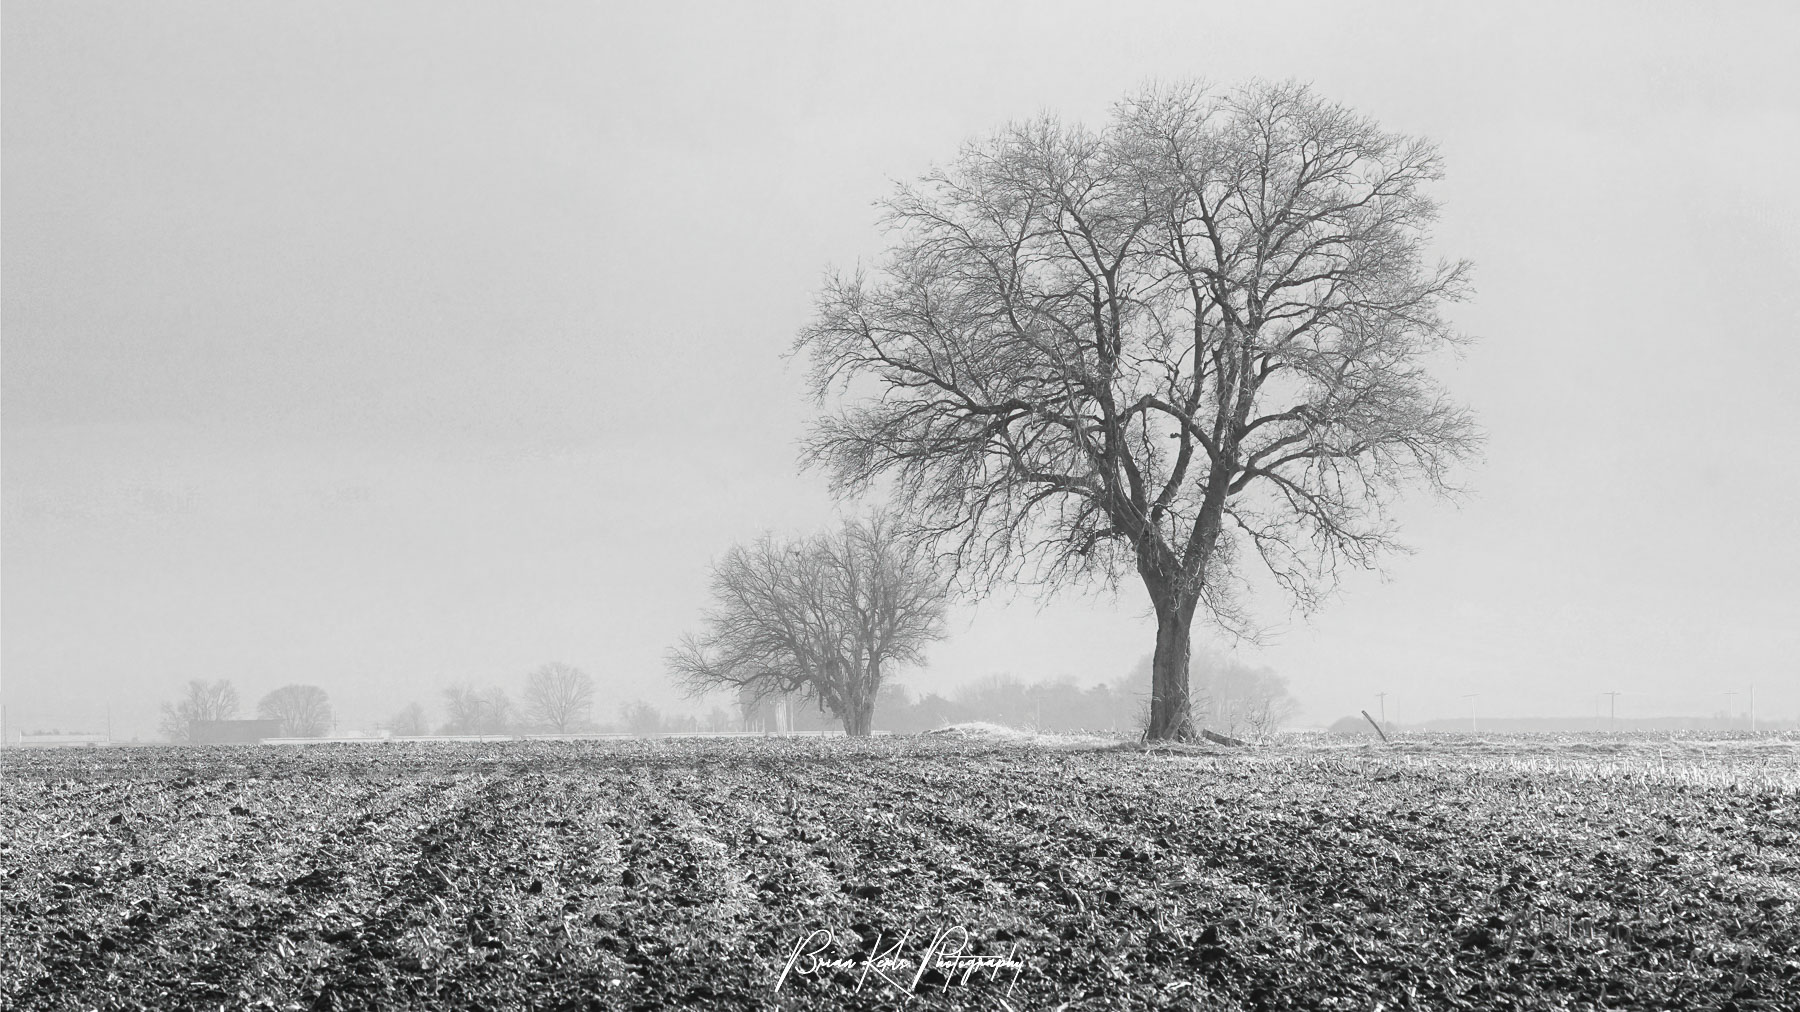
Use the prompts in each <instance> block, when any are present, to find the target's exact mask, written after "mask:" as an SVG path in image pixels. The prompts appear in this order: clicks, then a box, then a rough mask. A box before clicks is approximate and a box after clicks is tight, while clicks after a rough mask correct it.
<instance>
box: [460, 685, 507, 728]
mask: <svg viewBox="0 0 1800 1012" xmlns="http://www.w3.org/2000/svg"><path fill="white" fill-rule="evenodd" d="M444 710H445V713H446V715H447V716H448V717H449V721H448V723H446V724H445V725H444V732H445V733H446V734H505V733H506V732H507V731H508V730H510V729H511V727H512V699H511V698H509V697H508V696H507V695H506V690H505V689H501V688H499V687H494V688H489V689H484V690H480V691H477V690H476V689H473V688H470V687H469V686H466V685H453V686H451V687H450V688H448V689H445V690H444Z"/></svg>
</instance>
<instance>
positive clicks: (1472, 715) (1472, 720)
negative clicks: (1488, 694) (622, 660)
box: [1463, 692, 1481, 734]
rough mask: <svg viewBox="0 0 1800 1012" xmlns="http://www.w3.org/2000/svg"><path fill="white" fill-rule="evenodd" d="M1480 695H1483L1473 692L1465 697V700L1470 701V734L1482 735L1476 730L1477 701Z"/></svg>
mask: <svg viewBox="0 0 1800 1012" xmlns="http://www.w3.org/2000/svg"><path fill="white" fill-rule="evenodd" d="M1480 695H1481V693H1479V692H1471V693H1469V694H1467V695H1465V696H1463V698H1464V699H1466V700H1468V701H1469V733H1470V734H1478V733H1480V732H1479V731H1477V730H1476V727H1475V699H1476V697H1478V696H1480Z"/></svg>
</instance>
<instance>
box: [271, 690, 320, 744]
mask: <svg viewBox="0 0 1800 1012" xmlns="http://www.w3.org/2000/svg"><path fill="white" fill-rule="evenodd" d="M256 715H257V716H258V717H261V718H263V719H264V720H279V721H281V733H282V735H283V736H284V737H288V738H318V737H322V736H323V735H324V734H325V732H326V731H329V730H331V701H330V700H329V699H327V698H326V696H325V690H324V689H321V688H319V687H318V686H317V685H284V686H282V687H281V688H279V689H276V690H275V691H273V692H271V693H269V694H268V695H266V696H264V697H263V698H262V700H261V701H259V702H258V703H257V704H256Z"/></svg>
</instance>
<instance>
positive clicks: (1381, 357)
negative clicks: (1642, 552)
mask: <svg viewBox="0 0 1800 1012" xmlns="http://www.w3.org/2000/svg"><path fill="white" fill-rule="evenodd" d="M1439 176H1440V162H1439V157H1438V154H1437V151H1436V149H1435V148H1434V147H1433V146H1432V145H1431V144H1430V143H1427V142H1425V141H1422V140H1417V139H1414V138H1410V137H1406V136H1402V135H1399V134H1395V133H1389V132H1386V131H1383V130H1382V129H1380V128H1379V127H1378V126H1377V125H1376V124H1375V123H1373V122H1371V121H1370V120H1368V119H1366V118H1364V117H1362V116H1359V115H1357V114H1356V113H1354V112H1352V111H1350V110H1348V109H1346V108H1343V107H1342V106H1338V105H1334V104H1332V103H1330V102H1327V101H1325V100H1323V99H1321V98H1320V97H1318V96H1317V95H1315V94H1313V93H1312V92H1310V91H1309V90H1308V89H1307V88H1305V87H1301V86H1297V85H1291V84H1281V85H1268V84H1258V85H1253V86H1250V87H1247V88H1244V89H1241V90H1238V91H1235V92H1230V93H1224V94H1217V93H1213V92H1210V91H1208V90H1206V89H1205V88H1203V87H1200V86H1181V87H1174V88H1163V89H1151V90H1149V91H1146V92H1144V93H1142V94H1140V95H1138V96H1136V97H1133V98H1131V99H1129V100H1127V101H1125V102H1122V103H1121V104H1120V105H1119V106H1118V107H1117V110H1116V113H1115V115H1114V116H1113V118H1112V119H1111V121H1110V122H1109V123H1108V124H1107V125H1106V126H1105V127H1104V128H1103V129H1101V130H1099V131H1090V130H1087V129H1084V128H1081V127H1078V126H1068V125H1064V124H1062V123H1059V122H1058V121H1056V120H1055V119H1053V118H1048V117H1046V118H1040V119H1036V120H1032V121H1030V122H1025V123H1019V124H1015V125H1012V126H1009V127H1007V128H1005V129H1003V130H1001V131H999V132H998V133H997V134H995V135H994V136H993V137H991V138H990V139H987V140H985V141H982V142H978V143H973V144H971V145H969V146H967V147H966V148H965V149H964V150H963V152H962V153H961V155H960V156H959V157H958V158H956V159H955V160H954V161H953V162H951V163H950V164H949V165H948V166H946V167H943V168H941V169H938V170H935V171H933V172H932V173H930V174H928V175H927V176H925V177H924V178H923V179H922V180H921V181H920V182H919V183H918V184H916V185H913V186H907V187H902V188H901V189H900V190H899V191H898V193H897V194H896V195H895V196H894V197H892V198H891V199H890V200H889V201H887V203H886V210H887V224H888V226H889V227H890V229H891V230H892V233H893V244H892V247H891V250H890V252H889V254H888V255H887V257H886V259H885V260H884V261H883V262H882V263H881V265H880V266H879V268H878V269H876V270H874V271H871V272H867V273H857V274H853V275H848V276H845V275H839V276H835V277H833V278H831V279H829V280H828V282H827V284H826V286H825V288H824V290H823V292H822V293H821V295H820V297H819V304H818V313H817V317H816V319H815V321H814V322H813V323H812V324H811V325H810V326H809V327H808V328H807V329H806V330H805V331H804V332H803V333H802V334H801V336H800V338H799V341H798V344H797V347H799V348H801V349H803V350H805V351H806V352H807V353H809V355H810V356H811V359H812V363H813V370H814V371H813V383H814V387H815V390H816V392H817V394H818V396H819V397H820V399H821V401H822V402H825V401H829V400H831V399H832V398H834V397H835V398H840V399H841V406H840V407H839V408H838V409H836V410H832V411H828V412H827V413H826V414H824V415H823V416H822V417H821V419H820V421H819V422H818V423H817V426H816V428H815V430H814V432H813V433H812V435H811V437H810V441H809V446H808V456H809V459H810V460H811V461H812V462H814V463H816V464H819V465H822V466H824V467H826V468H827V469H828V470H829V473H830V474H831V476H832V478H833V482H834V487H835V488H837V489H838V490H840V491H841V492H843V493H846V494H852V495H854V494H859V493H861V492H862V491H863V490H864V489H866V488H868V487H869V486H870V485H871V484H874V483H876V482H877V481H878V480H885V481H887V482H888V483H890V488H891V494H892V496H893V497H894V498H895V500H896V501H898V502H900V503H902V504H904V505H905V506H906V507H908V509H909V511H910V515H911V517H912V519H913V521H914V523H915V524H916V527H917V529H918V531H919V532H921V533H923V534H925V535H927V536H929V537H930V538H932V539H933V541H934V542H935V544H936V545H937V546H938V548H939V551H940V552H941V553H942V554H943V556H944V557H945V558H946V559H947V560H948V561H949V562H950V563H951V565H952V571H953V572H955V573H956V574H958V576H959V577H960V578H961V582H962V584H963V585H964V587H965V588H968V589H974V590H977V591H980V590H984V589H988V588H992V587H994V586H995V585H997V584H1000V583H1004V582H1011V581H1035V582H1039V583H1042V584H1044V585H1047V586H1048V587H1050V588H1052V589H1054V588H1055V587H1056V586H1059V585H1062V584H1065V583H1068V582H1071V581H1073V580H1075V579H1077V578H1082V577H1097V578H1100V579H1102V580H1104V581H1105V582H1106V584H1107V585H1108V586H1116V585H1117V581H1118V580H1119V579H1120V577H1121V576H1123V575H1124V574H1125V573H1128V572H1131V571H1135V572H1136V573H1137V575H1138V577H1139V578H1140V579H1141V580H1142V581H1143V584H1144V586H1145V588H1146V589H1147V591H1148V592H1149V597H1150V601H1151V604H1152V605H1153V607H1154V610H1155V614H1156V620H1157V632H1156V649H1155V654H1154V657H1153V671H1152V677H1151V712H1150V722H1149V728H1148V734H1149V736H1150V737H1152V738H1158V739H1166V738H1179V737H1186V736H1188V735H1190V734H1191V733H1192V732H1193V727H1192V719H1191V716H1190V705H1189V695H1188V693H1189V689H1188V676H1187V672H1188V656H1189V643H1190V638H1191V630H1192V624H1193V619H1194V615H1195V612H1196V610H1197V609H1198V608H1200V607H1201V606H1203V605H1204V606H1205V607H1206V608H1207V609H1209V610H1210V611H1211V612H1212V613H1213V614H1214V615H1216V616H1218V617H1219V618H1220V619H1221V620H1222V621H1224V622H1226V623H1228V624H1230V625H1232V626H1234V627H1236V628H1239V629H1245V628H1247V627H1248V624H1247V620H1246V618H1245V616H1244V613H1243V611H1242V610H1241V609H1240V607H1239V606H1238V602H1239V601H1240V596H1239V593H1238V591H1240V590H1241V589H1242V587H1243V586H1244V585H1245V583H1246V582H1247V579H1248V571H1247V570H1246V569H1244V568H1243V566H1242V563H1243V562H1244V560H1246V559H1252V558H1259V559H1260V560H1261V562H1262V564H1263V565H1265V566H1266V567H1267V569H1268V571H1269V572H1270V573H1272V574H1273V577H1274V579H1275V580H1276V581H1278V582H1279V583H1280V584H1281V585H1282V586H1283V587H1285V588H1286V590H1287V591H1288V592H1290V593H1291V594H1292V595H1293V596H1294V598H1295V599H1296V601H1297V602H1298V603H1299V604H1300V605H1301V606H1302V607H1311V606H1313V605H1315V604H1316V603H1317V602H1318V600H1319V599H1320V597H1321V596H1322V595H1323V594H1324V593H1326V592H1328V591H1329V589H1330V587H1331V586H1332V585H1333V583H1334V582H1335V577H1336V574H1337V572H1338V570H1339V568H1340V567H1342V566H1344V565H1346V564H1348V565H1355V566H1364V567H1366V566H1371V565H1374V563H1375V560H1376V558H1377V556H1378V554H1379V553H1380V552H1381V551H1382V550H1384V549H1388V548H1391V547H1394V546H1395V543H1394V540H1393V535H1394V530H1393V526H1392V524H1391V522H1390V519H1389V516H1388V514H1387V511H1386V507H1387V505H1388V504H1389V503H1390V502H1391V501H1392V498H1393V496H1394V494H1396V493H1397V492H1398V491H1399V490H1401V489H1402V488H1403V487H1404V486H1406V485H1407V484H1410V483H1422V484H1423V485H1425V486H1427V487H1431V488H1434V489H1436V490H1439V491H1447V490H1448V489H1449V486H1448V484H1447V478H1446V472H1447V468H1448V467H1449V465H1451V464H1452V463H1454V462H1455V461H1456V460H1457V459H1458V458H1461V457H1463V456H1464V455H1465V454H1467V453H1468V452H1470V451H1471V450H1472V449H1473V447H1474V446H1475V443H1476V434H1475V432H1474V428H1473V425H1472V423H1471V420H1470V417H1469V415H1468V414H1467V412H1466V411H1465V410H1464V409H1462V408H1461V407H1459V406H1457V405H1455V404H1454V403H1452V402H1451V401H1450V400H1449V399H1447V397H1446V396H1445V395H1444V393H1443V392H1442V391H1441V390H1440V387H1439V386H1438V384H1437V383H1436V382H1434V380H1433V379H1432V378H1431V377H1430V376H1429V375H1428V373H1427V372H1426V369H1425V364H1426V361H1427V360H1428V358H1430V357H1431V356H1432V355H1434V353H1436V352H1438V351H1439V350H1441V349H1443V348H1445V347H1446V346H1448V345H1453V344H1455V343H1456V342H1457V341H1458V337H1457V335H1456V334H1455V333H1454V332H1453V331H1452V330H1451V328H1450V327H1449V326H1448V325H1447V324H1446V322H1445V321H1444V319H1443V318H1442V317H1441V315H1440V306H1441V304H1443V303H1444V302H1446V301H1449V300H1455V299H1457V298H1460V297H1462V296H1463V295H1464V294H1465V287H1466V286H1465V276H1466V274H1467V272H1468V266H1467V264H1465V263H1441V262H1440V263H1436V264H1427V263H1426V261H1425V250H1424V247H1425V244H1426V241H1427V238H1428V234H1427V229H1428V227H1429V225H1430V223H1431V222H1432V221H1433V219H1434V217H1435V215H1436V210H1437V209H1436V205H1435V204H1434V202H1433V201H1432V200H1431V198H1430V197H1428V196H1427V195H1426V193H1425V189H1426V186H1427V184H1429V183H1431V182H1432V181H1434V180H1436V179H1438V178H1439Z"/></svg>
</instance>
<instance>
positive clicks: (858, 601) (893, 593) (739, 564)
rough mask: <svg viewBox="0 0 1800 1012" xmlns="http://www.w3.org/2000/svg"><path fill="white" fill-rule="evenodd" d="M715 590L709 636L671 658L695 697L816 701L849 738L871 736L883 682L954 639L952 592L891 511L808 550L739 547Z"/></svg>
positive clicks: (780, 545) (764, 541)
mask: <svg viewBox="0 0 1800 1012" xmlns="http://www.w3.org/2000/svg"><path fill="white" fill-rule="evenodd" d="M712 592H713V599H714V602H715V603H714V606H713V608H712V609H711V610H710V611H708V612H707V613H706V625H707V627H708V628H707V631H706V632H705V633H704V634H702V635H700V636H691V635H690V636H685V637H683V638H682V641H681V643H680V645H678V646H677V647H676V648H675V649H674V650H673V651H671V652H670V654H669V658H668V666H669V670H670V672H671V673H672V674H674V675H675V676H676V678H678V679H679V680H680V682H681V683H682V685H683V686H684V687H685V688H686V689H687V691H688V694H689V695H690V696H703V695H706V694H708V693H712V692H716V691H718V690H720V689H734V690H738V691H740V692H744V691H747V692H748V695H749V698H751V699H753V700H754V699H760V698H763V697H768V696H775V695H779V694H783V693H793V694H796V695H800V696H803V697H810V698H812V699H813V700H815V701H816V702H817V704H818V706H819V707H820V708H821V709H824V710H829V711H830V712H831V713H832V714H834V715H836V716H837V717H838V718H839V719H840V720H841V721H842V722H843V725H844V733H845V734H849V735H866V734H868V733H869V732H870V730H871V726H872V723H873V719H874V713H875V700H876V697H877V695H878V694H879V692H880V690H881V683H882V679H883V678H885V677H886V676H887V675H888V673H889V672H890V671H892V670H893V668H895V667H898V666H900V665H902V664H908V663H916V662H918V661H919V660H921V659H922V657H923V656H924V651H925V647H926V645H927V644H929V643H931V642H932V641H934V640H937V639H940V638H942V637H943V634H944V629H943V618H944V607H945V594H946V589H945V586H944V582H943V581H942V580H941V579H940V578H939V577H938V576H937V574H936V573H935V572H934V571H933V570H932V568H931V564H930V560H929V559H928V558H927V557H925V556H924V555H923V554H921V553H919V552H916V551H913V550H912V548H911V546H909V544H908V543H907V542H905V541H903V540H901V539H900V538H899V537H898V524H897V521H896V519H895V518H894V517H893V516H892V515H891V514H888V513H886V512H881V511H877V512H876V513H874V514H873V515H872V516H870V517H869V518H868V519H867V520H850V521H847V522H846V523H844V524H843V526H842V527H840V528H839V529H838V530H837V531H834V532H831V533H828V534H820V535H817V536H815V537H812V538H809V539H807V540H805V541H801V542H797V543H787V542H778V541H776V540H774V539H773V538H771V537H768V536H764V537H763V538H761V539H759V540H758V541H757V542H756V543H755V544H753V545H749V546H743V545H739V546H736V547H734V548H732V549H731V551H729V552H727V553H726V555H725V557H724V558H723V559H722V560H720V561H719V562H717V563H716V564H714V566H713V574H712ZM742 698H743V697H742V696H740V699H742Z"/></svg>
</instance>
